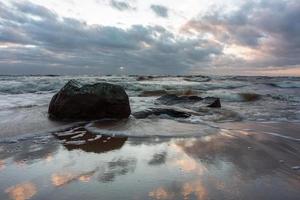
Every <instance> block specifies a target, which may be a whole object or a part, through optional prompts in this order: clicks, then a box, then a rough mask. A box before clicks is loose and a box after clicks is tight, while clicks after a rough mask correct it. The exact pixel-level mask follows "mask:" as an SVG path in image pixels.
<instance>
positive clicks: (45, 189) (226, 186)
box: [0, 123, 300, 200]
mask: <svg viewBox="0 0 300 200" xmlns="http://www.w3.org/2000/svg"><path fill="white" fill-rule="evenodd" d="M226 126H227V127H229V125H226ZM230 127H231V130H226V129H221V130H218V131H216V132H215V133H213V134H210V135H208V136H204V137H189V138H176V139H174V138H159V137H153V138H131V137H116V136H115V137H113V136H102V138H100V139H98V140H97V141H96V142H95V143H91V144H89V145H77V146H76V148H72V146H68V145H63V144H62V140H59V139H57V138H55V137H54V136H51V135H46V136H45V135H41V136H33V137H32V138H27V139H25V140H24V141H22V142H19V143H17V144H14V143H12V144H0V152H1V154H0V155H1V157H0V180H1V181H0V182H1V183H0V191H1V192H0V198H1V199H16V200H22V199H74V198H76V199H249V200H250V199H298V197H299V195H300V184H299V183H300V171H299V160H300V157H299V155H300V154H299V153H300V145H299V140H300V137H299V134H298V133H297V131H295V130H296V129H298V130H299V128H300V126H299V124H297V123H296V124H295V123H290V124H289V125H287V126H286V127H283V126H282V124H276V123H273V124H262V123H253V124H251V125H245V124H242V125H241V124H240V123H236V124H235V123H231V124H230ZM257 127H258V128H257ZM274 130H277V131H278V132H277V133H289V134H288V135H283V136H289V137H291V138H285V137H279V136H277V135H271V134H267V133H276V132H274Z"/></svg>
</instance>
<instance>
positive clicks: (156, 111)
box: [132, 108, 191, 119]
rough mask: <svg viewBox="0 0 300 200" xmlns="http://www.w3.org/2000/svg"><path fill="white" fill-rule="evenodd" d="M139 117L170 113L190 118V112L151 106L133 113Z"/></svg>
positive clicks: (172, 115)
mask: <svg viewBox="0 0 300 200" xmlns="http://www.w3.org/2000/svg"><path fill="white" fill-rule="evenodd" d="M132 115H133V116H134V117H135V118H137V119H144V118H147V117H148V116H150V115H168V116H170V117H175V118H188V117H190V116H191V114H190V113H188V112H185V111H181V110H178V109H175V108H149V109H147V110H144V111H139V112H135V113H133V114H132Z"/></svg>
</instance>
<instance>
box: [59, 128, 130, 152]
mask: <svg viewBox="0 0 300 200" xmlns="http://www.w3.org/2000/svg"><path fill="white" fill-rule="evenodd" d="M54 135H55V136H56V137H57V138H58V139H61V140H64V142H63V145H64V146H65V147H66V148H67V149H68V150H73V149H81V150H83V151H85V152H94V153H104V152H107V151H112V150H115V149H120V148H121V147H122V146H123V145H124V143H125V142H126V140H127V137H112V136H104V135H95V134H93V133H90V132H89V131H87V130H86V129H85V128H83V127H78V128H75V129H71V130H69V131H66V132H62V133H56V134H54Z"/></svg>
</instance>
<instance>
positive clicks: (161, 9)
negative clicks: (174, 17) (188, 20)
mask: <svg viewBox="0 0 300 200" xmlns="http://www.w3.org/2000/svg"><path fill="white" fill-rule="evenodd" d="M150 8H151V9H152V11H153V12H154V13H155V14H156V15H157V16H159V17H165V18H167V17H168V16H169V10H168V8H167V7H165V6H162V5H151V7H150Z"/></svg>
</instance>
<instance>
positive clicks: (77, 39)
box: [0, 2, 222, 74]
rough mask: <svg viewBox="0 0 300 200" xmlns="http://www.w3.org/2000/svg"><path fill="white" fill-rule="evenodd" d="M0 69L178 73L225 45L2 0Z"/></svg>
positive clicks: (203, 59)
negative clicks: (90, 20) (91, 21)
mask: <svg viewBox="0 0 300 200" xmlns="http://www.w3.org/2000/svg"><path fill="white" fill-rule="evenodd" d="M0 10H1V11H2V10H4V11H5V12H0V18H1V21H0V32H1V36H0V45H2V46H6V47H4V48H3V47H2V48H0V71H1V73H2V74H3V73H59V74H64V73H72V74H82V73H85V74H95V73H97V74H110V73H119V72H120V70H119V68H120V67H121V66H123V67H125V69H124V73H130V74H144V73H149V74H158V73H162V74H180V73H186V71H188V69H189V68H191V67H193V66H195V65H201V64H203V63H209V61H210V60H211V59H212V58H213V57H214V56H216V55H219V54H222V46H220V45H218V44H217V43H213V42H210V41H208V40H203V39H199V38H193V39H182V38H178V37H176V36H175V35H174V34H173V33H171V32H170V31H168V30H166V29H165V28H164V27H161V26H143V25H133V26H131V27H129V28H127V29H122V28H118V27H112V26H100V25H87V24H86V23H85V22H82V21H78V20H75V19H71V18H62V17H59V16H58V15H57V14H56V13H54V12H52V11H51V10H49V9H47V8H45V7H42V6H39V5H36V4H32V3H29V2H20V3H15V4H13V5H12V6H8V5H5V4H0Z"/></svg>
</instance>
